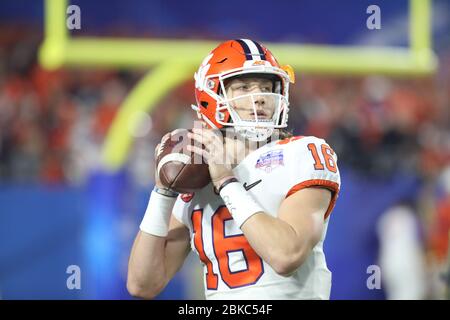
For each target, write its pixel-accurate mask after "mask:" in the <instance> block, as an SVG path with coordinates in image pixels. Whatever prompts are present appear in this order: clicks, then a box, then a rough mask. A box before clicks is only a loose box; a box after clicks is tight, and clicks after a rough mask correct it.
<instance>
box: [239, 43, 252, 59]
mask: <svg viewBox="0 0 450 320" xmlns="http://www.w3.org/2000/svg"><path fill="white" fill-rule="evenodd" d="M235 41H237V42H239V44H240V45H241V47H242V49H243V50H244V54H245V59H246V60H252V52H251V51H250V48H249V47H248V45H247V43H245V42H244V41H243V40H241V39H236V40H235Z"/></svg>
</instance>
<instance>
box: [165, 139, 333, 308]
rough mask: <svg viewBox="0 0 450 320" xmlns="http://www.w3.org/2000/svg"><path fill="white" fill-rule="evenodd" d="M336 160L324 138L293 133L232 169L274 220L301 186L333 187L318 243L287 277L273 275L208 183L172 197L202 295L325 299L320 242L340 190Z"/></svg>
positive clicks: (326, 275) (327, 276)
mask: <svg viewBox="0 0 450 320" xmlns="http://www.w3.org/2000/svg"><path fill="white" fill-rule="evenodd" d="M336 162H337V156H336V155H335V153H334V151H333V150H332V149H331V148H330V147H329V146H328V144H327V143H326V142H325V141H324V140H323V139H319V138H316V137H312V136H311V137H302V136H298V137H292V138H288V139H285V140H278V141H275V142H271V143H269V144H266V145H264V146H262V147H261V148H259V149H257V150H256V151H254V152H252V153H250V154H249V155H248V156H247V157H246V158H245V159H243V160H242V162H240V163H239V165H238V166H237V167H235V168H234V169H233V172H234V174H235V176H236V177H237V178H238V180H239V181H240V182H241V183H242V184H243V185H244V187H246V189H247V190H248V192H250V193H251V195H252V196H253V197H254V198H255V199H256V201H257V202H258V203H259V204H260V205H261V207H262V208H263V209H264V211H265V213H267V214H270V215H271V216H274V217H276V216H277V212H278V208H279V207H280V204H281V202H282V201H283V199H285V198H286V197H288V196H290V195H291V194H293V193H295V192H296V191H298V190H301V189H302V188H307V187H311V186H320V187H324V188H327V189H329V190H331V191H332V194H333V197H332V200H331V203H330V206H329V208H328V211H327V213H326V214H325V216H324V219H325V228H324V230H323V235H322V238H321V240H320V241H319V242H318V243H317V245H316V246H315V247H314V248H313V250H312V252H311V254H310V255H309V257H308V258H307V260H306V261H305V262H304V263H303V264H302V265H301V266H300V267H299V268H298V269H297V270H296V271H295V272H294V273H293V274H292V275H290V276H288V277H283V276H280V275H278V274H277V273H276V272H275V271H274V270H273V269H272V268H271V267H270V265H268V264H267V263H266V262H264V261H263V260H262V259H261V258H260V257H259V256H258V255H257V254H256V252H255V251H254V250H253V249H252V248H251V247H250V245H249V243H248V241H247V239H246V238H245V236H244V235H243V233H242V231H241V230H240V229H239V228H238V226H237V224H236V223H235V222H234V220H233V218H232V217H231V215H230V213H229V211H228V209H227V207H226V206H225V205H224V203H223V201H222V198H221V197H220V196H219V195H217V194H216V193H215V192H214V190H213V187H212V184H209V185H208V186H206V187H204V188H203V189H201V190H198V191H196V192H195V193H194V194H185V195H180V196H179V197H178V199H177V202H176V203H175V206H174V209H173V214H174V216H175V217H176V218H177V219H178V220H179V221H180V222H182V223H183V224H184V225H186V226H187V227H188V228H189V230H190V233H191V247H192V250H193V251H195V252H196V253H197V254H198V255H199V258H200V260H201V261H202V263H203V265H204V271H205V273H204V276H205V296H206V298H207V299H329V297H330V289H331V272H330V271H329V270H328V268H327V264H326V261H325V255H324V252H323V241H324V239H325V235H326V232H327V226H328V221H329V214H330V212H331V211H332V209H333V207H334V204H335V201H336V198H337V195H338V193H339V188H340V176H339V170H338V168H337V165H336Z"/></svg>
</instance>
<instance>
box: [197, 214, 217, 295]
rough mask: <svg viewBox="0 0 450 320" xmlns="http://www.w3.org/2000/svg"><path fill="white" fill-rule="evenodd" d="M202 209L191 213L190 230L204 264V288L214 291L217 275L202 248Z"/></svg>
mask: <svg viewBox="0 0 450 320" xmlns="http://www.w3.org/2000/svg"><path fill="white" fill-rule="evenodd" d="M202 217H203V209H199V210H194V211H193V212H192V217H191V219H192V228H193V229H194V246H195V249H197V252H198V254H199V256H200V260H201V261H202V262H203V263H204V264H206V269H207V272H206V287H207V288H208V289H212V290H216V289H217V284H218V278H217V274H215V273H214V272H213V266H212V262H211V260H209V259H208V257H207V256H206V254H205V249H204V247H203V238H202V236H203V232H202V231H203V230H202Z"/></svg>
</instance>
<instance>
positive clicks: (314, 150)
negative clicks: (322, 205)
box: [286, 137, 341, 218]
mask: <svg viewBox="0 0 450 320" xmlns="http://www.w3.org/2000/svg"><path fill="white" fill-rule="evenodd" d="M286 156H287V157H286V165H287V166H288V168H289V172H290V174H289V177H288V181H289V189H288V192H287V194H286V197H289V196H290V195H292V194H294V193H295V192H297V191H299V190H301V189H304V188H309V187H322V188H326V189H329V190H330V191H331V192H332V200H331V202H330V207H329V208H328V210H327V213H326V214H325V218H327V217H328V215H329V214H330V213H331V211H332V209H333V207H334V204H335V202H336V199H337V196H338V193H339V190H340V184H341V179H340V175H339V169H338V166H337V155H336V153H335V152H334V151H333V149H332V148H331V147H330V146H329V145H328V144H327V143H326V141H325V140H323V139H319V138H316V137H303V138H302V139H298V140H296V141H292V142H290V143H289V144H287V145H286Z"/></svg>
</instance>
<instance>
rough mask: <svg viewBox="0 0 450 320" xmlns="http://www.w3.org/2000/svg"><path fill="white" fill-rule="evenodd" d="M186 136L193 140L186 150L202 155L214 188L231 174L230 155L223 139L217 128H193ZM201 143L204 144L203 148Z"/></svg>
mask: <svg viewBox="0 0 450 320" xmlns="http://www.w3.org/2000/svg"><path fill="white" fill-rule="evenodd" d="M188 138H190V139H193V140H194V145H193V146H191V145H188V146H187V150H188V151H191V152H194V153H195V154H197V155H199V156H202V157H203V159H205V161H206V163H207V164H208V167H209V174H210V176H211V180H212V183H213V185H214V187H216V189H218V188H219V187H220V183H221V182H222V180H223V179H224V178H227V177H230V176H233V171H232V163H231V157H230V155H229V154H228V152H227V148H226V147H225V145H224V139H223V136H222V134H221V133H220V131H219V130H212V129H206V128H201V129H199V128H194V129H192V133H191V132H190V133H188ZM202 144H203V145H204V146H205V149H203V148H202V147H201V146H202Z"/></svg>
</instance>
